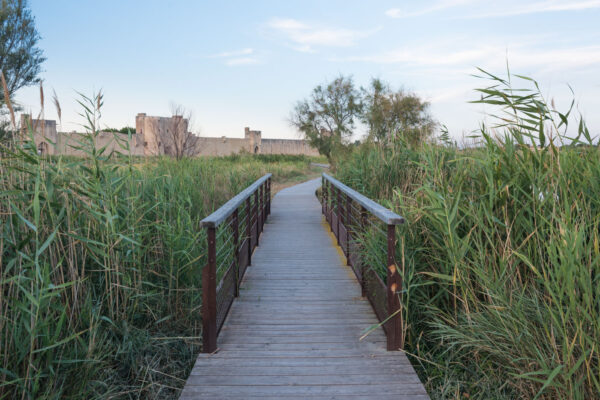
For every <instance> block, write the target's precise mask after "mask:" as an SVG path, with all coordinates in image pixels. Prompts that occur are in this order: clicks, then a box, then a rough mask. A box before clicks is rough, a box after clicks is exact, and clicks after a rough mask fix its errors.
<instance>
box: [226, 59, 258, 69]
mask: <svg viewBox="0 0 600 400" xmlns="http://www.w3.org/2000/svg"><path fill="white" fill-rule="evenodd" d="M258 63H259V61H258V59H257V58H255V57H237V58H231V59H229V60H227V61H226V62H225V65H227V66H230V67H232V66H235V65H252V64H258Z"/></svg>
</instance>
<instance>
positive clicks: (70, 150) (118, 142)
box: [21, 115, 144, 156]
mask: <svg viewBox="0 0 600 400" xmlns="http://www.w3.org/2000/svg"><path fill="white" fill-rule="evenodd" d="M31 131H33V140H34V142H35V147H36V148H37V150H38V153H39V154H50V155H54V154H65V155H71V156H85V154H86V153H85V150H84V149H81V147H87V146H89V142H88V140H87V134H84V133H81V132H57V130H56V121H54V120H47V119H46V120H38V119H34V120H31V119H30V117H29V116H28V115H21V136H22V138H23V139H24V140H28V139H29V135H30V132H31ZM93 140H94V141H95V143H94V145H95V147H96V148H97V149H101V148H103V147H105V146H106V150H105V152H106V153H105V154H108V153H110V152H111V151H114V152H117V153H121V154H129V152H131V153H132V154H133V155H140V156H141V155H144V139H143V137H142V136H141V135H135V134H134V135H131V139H130V138H129V136H128V135H125V134H122V133H113V132H99V133H98V135H97V136H96V137H95V138H94V139H93ZM127 147H129V149H128V148H127Z"/></svg>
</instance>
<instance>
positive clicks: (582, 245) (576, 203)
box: [337, 73, 600, 399]
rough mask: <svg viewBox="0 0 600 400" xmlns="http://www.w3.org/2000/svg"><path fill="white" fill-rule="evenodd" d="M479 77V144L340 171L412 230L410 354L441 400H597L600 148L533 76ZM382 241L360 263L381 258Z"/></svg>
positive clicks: (403, 238) (403, 253) (357, 159)
mask: <svg viewBox="0 0 600 400" xmlns="http://www.w3.org/2000/svg"><path fill="white" fill-rule="evenodd" d="M485 76H486V77H488V78H489V79H492V81H493V82H492V86H490V87H487V88H483V89H478V91H479V92H480V93H482V95H483V96H482V98H481V100H479V102H483V103H485V104H487V105H491V106H492V107H497V109H498V110H499V112H498V113H496V114H494V115H495V116H496V117H498V118H497V121H498V124H497V125H496V126H495V128H494V130H493V131H492V130H490V129H488V128H487V127H485V126H484V127H482V130H481V135H480V138H481V140H482V146H481V147H479V148H475V149H464V150H460V149H457V148H455V147H453V146H448V147H442V146H436V145H425V146H423V147H422V148H420V149H419V151H415V150H412V149H410V148H407V147H405V146H400V145H398V146H389V147H387V148H384V149H382V148H380V147H377V146H373V145H369V144H366V145H363V146H361V148H360V149H359V150H358V151H356V152H355V153H353V154H352V156H351V157H349V158H347V159H346V160H344V161H343V162H340V163H339V164H338V170H337V176H338V177H339V178H340V179H341V180H342V181H344V182H345V183H347V184H349V185H351V186H353V187H354V188H357V189H358V190H360V191H362V192H363V193H365V194H367V195H369V196H371V197H374V198H378V199H380V201H381V202H382V203H384V204H385V205H387V206H389V207H392V208H393V209H394V210H395V211H397V212H398V213H400V214H401V215H403V216H404V217H406V219H407V221H408V222H407V224H405V225H404V226H403V227H402V228H400V237H399V239H398V249H397V251H398V254H399V256H398V260H399V263H400V265H401V269H402V273H403V277H404V282H403V285H404V286H403V293H404V297H403V301H404V306H405V308H404V310H403V312H404V321H406V330H407V351H408V352H409V353H410V354H411V355H412V356H413V357H412V360H413V363H414V364H415V365H416V366H417V367H418V370H419V372H420V373H421V376H422V378H423V380H424V382H425V383H426V386H427V388H428V390H429V392H430V394H431V395H432V397H433V398H466V397H467V396H468V397H469V398H478V399H489V398H507V399H509V398H510V399H512V398H538V399H555V398H570V399H587V398H596V397H597V395H598V393H600V359H599V356H598V352H597V347H598V343H600V324H599V323H598V321H600V315H599V313H600V285H599V283H600V282H599V279H600V250H599V249H600V245H599V243H600V238H599V232H600V231H599V226H600V157H599V156H600V154H599V150H598V147H596V146H593V145H592V141H593V138H592V137H591V136H590V134H589V131H588V129H587V128H586V126H585V122H584V121H583V120H582V119H581V118H578V119H577V120H576V126H573V125H569V123H570V122H572V120H573V115H572V113H571V109H569V110H567V112H560V111H558V110H555V109H554V107H553V106H552V105H551V104H548V102H547V101H545V99H544V98H543V96H542V95H541V92H540V90H539V88H538V86H537V83H536V82H535V81H533V80H531V79H529V78H525V77H519V76H510V77H509V78H508V79H502V78H499V77H496V76H493V75H491V74H487V73H485ZM511 79H512V80H519V81H520V82H521V83H524V86H525V87H524V88H515V87H514V86H513V85H512V83H511ZM498 132H502V135H501V136H500V135H498ZM571 132H572V133H571ZM568 135H570V137H569V136H568ZM582 143H585V144H586V146H582V145H581V144H582ZM561 144H562V146H559V145H561ZM374 240H375V239H374V238H368V237H367V238H366V239H365V240H364V242H365V243H364V247H363V251H364V253H365V254H364V256H365V258H366V259H367V260H377V259H379V260H381V259H384V257H385V255H384V254H383V253H381V252H382V250H381V249H380V246H376V245H370V243H372V242H373V241H374Z"/></svg>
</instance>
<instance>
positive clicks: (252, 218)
mask: <svg viewBox="0 0 600 400" xmlns="http://www.w3.org/2000/svg"><path fill="white" fill-rule="evenodd" d="M270 213H271V174H266V175H264V176H263V177H261V178H260V179H258V180H257V181H256V182H254V183H253V184H252V185H250V186H248V187H247V188H246V189H244V190H243V191H242V192H240V193H238V194H237V195H236V196H234V197H233V198H232V199H230V200H229V201H228V202H227V203H225V204H223V206H221V207H220V208H219V209H218V210H216V211H215V212H213V213H212V214H211V215H209V216H208V217H206V218H204V219H203V220H202V221H201V222H200V225H201V226H202V227H204V228H206V230H207V241H208V262H207V265H206V266H205V267H204V269H203V270H202V351H203V352H205V353H213V352H214V351H215V350H216V349H217V336H218V334H219V331H220V329H221V326H223V322H224V321H225V317H226V316H227V313H228V312H229V307H231V303H232V302H233V299H234V298H235V297H238V296H239V288H240V282H241V280H242V278H243V276H244V273H245V272H246V267H247V266H249V265H250V264H251V262H252V251H253V250H254V248H255V247H256V246H257V245H258V239H259V236H260V233H261V232H262V230H263V225H264V223H265V221H266V219H267V216H268V215H269V214H270ZM240 214H241V215H240ZM225 222H226V223H225ZM224 223H225V224H224ZM240 228H243V229H240ZM240 233H242V234H243V236H242V237H241V240H240ZM219 242H220V247H219V248H217V244H218V243H219ZM218 275H219V278H220V279H219V280H218V282H217V276H218Z"/></svg>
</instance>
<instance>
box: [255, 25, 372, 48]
mask: <svg viewBox="0 0 600 400" xmlns="http://www.w3.org/2000/svg"><path fill="white" fill-rule="evenodd" d="M267 27H268V28H269V29H271V30H273V31H275V32H277V33H278V34H280V35H283V36H284V37H285V38H286V39H287V41H289V42H290V43H291V47H292V48H293V49H294V50H296V51H299V52H305V53H312V52H315V47H352V46H354V45H355V44H356V43H357V41H358V40H360V39H363V38H366V37H368V36H371V35H372V34H373V33H375V32H376V31H377V30H378V29H373V30H369V31H367V30H354V29H346V28H334V27H321V26H316V25H312V24H308V23H305V22H301V21H298V20H295V19H292V18H273V19H271V20H270V21H269V22H268V23H267Z"/></svg>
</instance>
